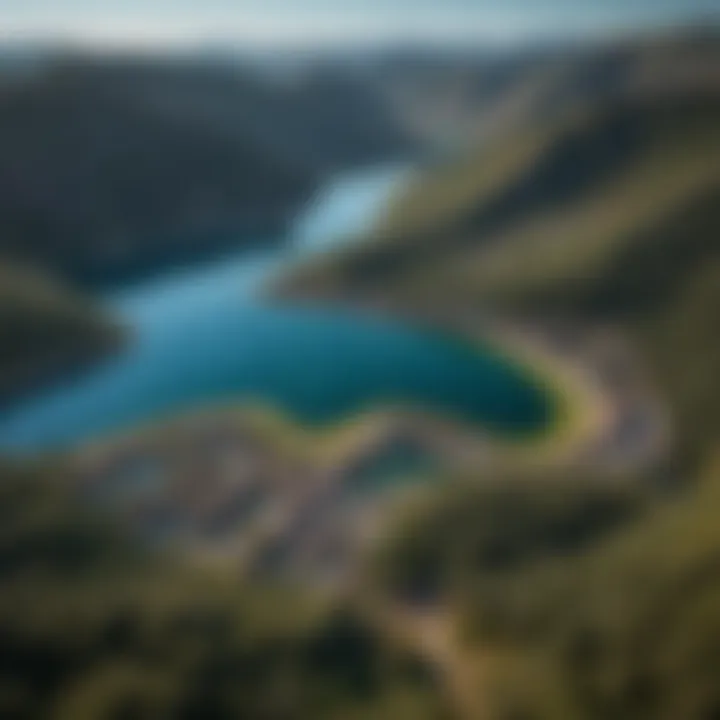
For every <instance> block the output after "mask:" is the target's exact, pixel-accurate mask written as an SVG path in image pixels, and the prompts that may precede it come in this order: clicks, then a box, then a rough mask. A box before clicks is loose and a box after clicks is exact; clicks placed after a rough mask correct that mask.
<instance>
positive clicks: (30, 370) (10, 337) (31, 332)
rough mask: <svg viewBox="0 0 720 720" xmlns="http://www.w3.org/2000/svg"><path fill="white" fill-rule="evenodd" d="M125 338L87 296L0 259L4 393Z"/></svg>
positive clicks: (0, 384) (0, 386)
mask: <svg viewBox="0 0 720 720" xmlns="http://www.w3.org/2000/svg"><path fill="white" fill-rule="evenodd" d="M120 338H121V332H120V330H119V328H117V327H116V326H115V325H114V324H113V323H112V321H111V320H110V319H109V318H107V317H105V316H104V315H103V314H102V313H100V312H99V311H97V310H96V309H94V308H93V307H91V305H90V303H89V302H88V301H86V300H85V299H84V298H81V297H78V296H76V295H74V294H73V293H72V292H71V291H69V290H68V289H66V288H65V287H63V286H60V285H59V284H57V283H54V282H53V281H51V280H50V279H48V278H46V277H43V276H41V275H39V274H37V273H35V272H32V271H29V270H27V269H24V268H19V267H17V266H15V265H11V264H9V263H7V262H5V263H3V264H0V398H2V399H5V398H7V397H12V396H13V395H15V394H16V393H19V392H22V391H24V390H27V389H28V388H31V387H33V386H35V385H36V384H38V383H41V382H42V381H43V380H44V379H46V378H48V377H52V376H53V375H55V374H57V373H59V372H63V371H69V370H71V369H73V368H74V367H76V366H78V365H81V364H83V363H86V362H88V361H90V360H92V359H94V358H97V357H99V356H100V355H102V354H104V353H106V352H108V351H110V350H111V349H112V348H113V347H114V346H116V345H117V344H118V343H119V342H120Z"/></svg>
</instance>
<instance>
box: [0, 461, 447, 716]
mask: <svg viewBox="0 0 720 720" xmlns="http://www.w3.org/2000/svg"><path fill="white" fill-rule="evenodd" d="M0 480H1V482H0V516H1V520H2V522H0V715H2V717H4V718H17V719H18V720H19V719H21V718H28V719H30V718H43V719H46V718H58V719H59V720H62V719H67V720H85V719H87V720H99V718H133V720H143V719H145V718H146V719H147V720H158V718H168V719H170V718H172V719H173V720H176V719H177V720H180V719H182V718H202V719H203V720H211V719H214V718H217V719H220V718H253V719H257V720H260V719H261V718H267V719H268V720H270V719H273V720H282V719H284V718H287V719H291V718H299V719H302V720H305V719H307V718H313V719H315V718H340V717H342V718H369V717H372V718H378V720H379V719H381V718H387V719H388V720H391V719H392V720H398V719H401V718H407V719H408V720H410V719H412V720H416V719H417V718H440V717H441V714H440V710H439V705H438V702H437V698H436V697H435V695H434V690H433V683H432V679H431V677H430V676H429V675H428V674H427V671H426V670H425V669H424V668H423V666H422V665H421V664H420V663H419V662H418V661H416V660H413V659H412V658H409V657H408V656H407V655H405V654H404V653H402V652H401V651H399V650H397V649H393V647H392V646H391V645H389V644H388V643H387V642H385V641H384V640H383V639H382V638H381V637H379V636H378V635H377V634H375V633H374V632H373V630H372V629H371V627H370V626H369V625H368V624H367V622H366V621H365V620H363V617H362V616H361V615H360V614H358V613H356V612H354V611H352V610H351V609H347V608H343V607H334V608H328V607H324V606H323V605H322V604H318V602H317V601H311V600H310V599H309V598H306V597H303V596H302V595H297V594H296V593H295V592H294V591H292V590H290V589H287V588H286V589H284V590H281V589H279V588H275V589H273V588H265V589H263V588H260V587H257V586H255V587H253V588H243V587H242V586H240V585H239V584H238V583H237V582H235V581H234V580H233V579H231V578H228V577H227V575H225V574H223V575H222V576H220V575H216V574H215V573H213V572H211V571H201V570H198V569H193V568H190V567H188V566H185V565H183V563H182V561H181V560H179V559H178V558H174V557H169V556H162V557H155V556H150V555H148V554H147V553H145V552H144V551H143V550H141V549H140V548H138V547H134V546H133V545H131V544H129V543H128V541H127V540H126V539H124V538H123V537H122V535H120V534H119V533H118V532H115V531H113V530H112V524H111V523H110V521H109V520H108V519H107V518H103V517H99V516H97V515H95V514H88V513H87V512H86V511H83V510H82V509H81V507H80V506H79V505H78V501H77V498H76V497H75V496H74V494H73V492H72V490H71V489H70V486H69V485H68V484H67V482H66V479H65V478H63V476H62V473H61V472H60V471H57V470H56V471H48V470H47V469H45V470H27V469H26V470H18V469H15V470H12V469H7V468H6V469H4V470H3V471H2V476H1V477H0Z"/></svg>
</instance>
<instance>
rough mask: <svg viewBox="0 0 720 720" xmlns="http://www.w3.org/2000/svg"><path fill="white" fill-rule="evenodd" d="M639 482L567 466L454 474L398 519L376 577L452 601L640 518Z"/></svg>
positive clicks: (407, 594) (386, 584) (401, 592)
mask: <svg viewBox="0 0 720 720" xmlns="http://www.w3.org/2000/svg"><path fill="white" fill-rule="evenodd" d="M648 500H649V495H648V493H647V492H645V491H642V490H640V489H639V488H638V487H637V486H633V485H630V484H629V483H627V482H625V481H623V482H620V481H618V480H616V481H614V482H608V479H607V478H602V477H599V476H597V477H592V476H588V475H587V474H586V475H585V476H582V474H581V473H571V472H568V473H567V474H565V475H562V474H558V473H552V474H551V473H543V474H535V475H533V476H524V475H523V476H517V475H515V476H502V475H500V476H496V477H494V478H493V479H492V480H481V481H478V478H477V477H465V478H461V479H458V478H455V479H447V480H446V482H445V483H444V484H443V487H442V489H441V490H438V489H435V490H432V491H431V492H430V493H428V494H427V495H426V497H424V498H422V499H421V501H420V502H418V503H417V504H416V505H415V506H413V507H412V508H411V509H410V510H409V511H407V512H406V514H405V516H404V517H401V518H399V520H398V522H397V526H396V527H395V528H394V529H393V531H392V537H391V538H390V539H389V540H388V541H387V543H386V544H385V546H384V547H383V548H382V549H381V552H380V553H379V555H378V557H377V558H376V561H375V573H376V577H377V578H378V579H379V580H380V584H381V586H382V587H383V588H385V589H386V590H387V591H389V592H390V593H391V594H392V595H393V596H396V597H398V598H402V599H405V600H407V601H409V602H411V603H412V602H421V603H424V602H428V601H432V603H433V604H435V603H438V602H441V601H442V602H447V601H449V600H450V599H451V598H453V597H455V596H458V595H460V596H462V595H463V594H464V593H467V592H468V591H469V590H471V589H473V588H474V586H475V585H476V584H477V583H478V582H488V583H491V582H494V581H497V580H498V578H506V577H508V576H511V575H512V574H513V573H515V572H518V571H519V570H522V569H523V568H526V567H528V566H530V565H532V564H533V563H535V562H537V561H538V560H539V559H540V560H542V559H544V558H545V557H547V556H548V555H573V554H577V553H579V552H581V551H582V550H583V549H584V548H586V547H587V546H589V545H592V544H593V543H595V542H597V540H598V538H600V537H602V536H603V535H606V534H609V533H610V532H611V531H612V530H614V529H616V528H617V527H620V526H621V525H623V524H624V523H626V522H629V521H631V520H634V519H636V518H638V517H639V516H640V515H641V514H642V513H643V512H644V510H645V508H646V505H647V503H648Z"/></svg>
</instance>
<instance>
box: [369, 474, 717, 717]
mask: <svg viewBox="0 0 720 720" xmlns="http://www.w3.org/2000/svg"><path fill="white" fill-rule="evenodd" d="M719 470H720V465H718V463H717V461H715V462H711V463H709V464H708V466H707V467H706V468H705V469H704V470H703V471H702V472H701V473H700V475H699V477H698V478H697V480H696V487H695V489H694V491H693V492H692V493H691V494H689V495H688V496H687V497H685V498H673V499H665V500H663V501H659V500H657V499H656V500H652V499H651V496H650V495H644V496H643V495H641V494H637V493H634V492H631V491H628V490H627V489H621V488H619V487H617V486H616V487H612V486H608V485H605V486H603V485H595V484H592V483H591V484H590V485H589V486H586V485H583V484H580V485H577V484H575V485H571V484H569V483H568V480H569V479H570V478H566V479H554V480H553V479H550V481H549V483H547V484H544V485H531V484H530V483H529V482H528V479H527V478H519V479H515V480H512V479H506V480H505V481H504V482H503V483H502V484H498V483H494V482H493V483H490V484H487V485H485V486H483V485H480V486H477V485H476V486H475V487H472V486H468V485H467V484H466V485H465V486H464V489H462V487H461V488H459V489H458V490H457V492H456V494H455V495H454V496H451V497H449V498H448V497H445V498H441V499H440V500H439V501H438V502H437V503H435V504H430V503H429V504H427V505H426V506H425V507H424V508H423V509H422V510H421V511H419V512H416V513H414V514H413V515H411V516H410V517H409V518H408V520H407V521H406V522H405V524H404V526H402V531H401V532H400V534H399V536H398V537H396V539H395V541H394V543H392V544H391V545H390V546H389V547H388V548H386V549H385V551H384V553H383V554H382V556H381V562H380V565H379V573H378V577H380V578H382V579H383V581H382V585H383V587H384V588H385V589H386V591H387V592H390V593H391V594H392V595H394V596H395V597H398V596H399V597H405V598H408V599H415V600H423V598H425V599H427V597H428V596H427V595H423V591H425V592H427V591H428V589H429V588H432V590H433V591H434V592H433V597H434V599H435V600H437V598H444V599H445V602H446V603H447V602H450V603H452V605H453V606H454V607H456V608H457V609H458V616H459V620H460V626H461V627H460V630H461V633H460V636H459V642H460V644H461V648H462V652H464V653H465V654H466V657H467V662H468V663H472V662H477V663H478V664H480V665H481V666H482V668H483V671H482V675H483V677H484V681H483V683H482V686H480V685H479V686H478V688H477V691H478V693H482V694H483V697H484V704H485V705H486V706H487V705H488V704H489V706H490V707H491V708H492V715H491V716H492V717H494V718H501V719H502V720H506V719H507V720H511V719H512V720H515V719H520V718H522V719H523V720H565V719H566V718H567V720H606V719H607V718H619V719H623V718H627V719H628V720H630V719H631V718H632V720H644V719H648V720H649V719H653V720H660V719H662V720H680V719H682V720H706V719H707V720H710V719H711V718H715V717H717V712H718V708H720V686H718V683H717V673H718V668H719V661H718V652H719V650H720V595H719V594H718V593H719V592H720V573H719V572H718V556H719V553H720V529H719V528H718V524H717V516H718V512H720V492H719V489H720V473H719V472H718V471H719ZM577 479H578V478H576V480H577ZM428 581H430V582H431V583H432V584H431V585H428Z"/></svg>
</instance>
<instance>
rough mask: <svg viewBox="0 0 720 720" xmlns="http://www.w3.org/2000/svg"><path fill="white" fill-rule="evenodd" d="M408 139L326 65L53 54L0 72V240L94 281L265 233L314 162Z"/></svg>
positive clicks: (305, 186)
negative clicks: (246, 65)
mask: <svg viewBox="0 0 720 720" xmlns="http://www.w3.org/2000/svg"><path fill="white" fill-rule="evenodd" d="M410 148H411V142H410V140H409V139H408V138H407V136H406V135H405V134H404V133H403V131H402V129H401V128H400V127H399V126H398V125H397V123H396V122H395V121H394V120H393V118H392V117H391V116H390V115H389V114H388V113H387V112H386V111H384V106H383V104H382V103H381V101H380V99H379V98H378V97H377V95H376V94H375V93H373V92H372V89H371V88H369V87H367V86H366V85H364V84H363V83H361V82H359V81H357V82H353V81H352V78H350V77H346V78H338V77H335V76H334V75H333V74H332V73H331V72H329V71H328V72H325V73H321V72H316V73H312V74H310V75H309V76H308V77H306V78H304V79H301V80H300V81H299V82H297V83H294V84H293V83H288V84H284V83H281V82H279V81H272V80H271V79H269V78H264V77H263V76H262V75H260V74H259V73H251V72H250V71H247V72H246V71H245V70H243V69H242V68H238V67H235V66H233V65H227V66H214V65H212V64H203V63H200V62H197V63H195V64H193V63H191V62H190V61H180V60H177V61H172V60H162V61H161V60H158V61H151V60H133V59H122V58H118V59H112V58H107V59H102V60H99V59H95V60H91V59H89V58H58V59H57V60H55V61H47V62H46V63H45V64H43V65H41V67H40V68H39V69H38V70H36V71H35V72H33V73H31V74H29V75H28V76H22V77H21V78H20V79H12V80H7V81H6V82H4V83H3V82H2V81H1V79H0V238H1V239H0V252H2V253H3V254H6V255H11V256H13V257H15V258H20V259H22V260H23V261H27V262H32V263H34V264H37V265H40V266H43V267H46V268H51V269H52V270H55V271H61V272H62V273H64V274H65V275H67V276H71V277H73V278H75V279H81V280H88V279H89V280H103V279H105V280H107V279H120V278H123V277H125V276H127V275H128V274H133V273H141V272H147V271H148V270H153V269H156V268H157V267H160V266H162V265H165V264H173V263H179V262H182V261H188V260H192V259H193V258H200V257H203V256H204V255H208V254H210V253H212V252H219V251H221V250H223V249H234V248H238V247H242V246H252V245H259V244H263V243H264V244H265V245H267V244H268V243H277V242H278V241H279V238H280V236H281V235H282V233H283V231H284V230H285V227H286V223H287V222H288V221H289V220H290V218H291V217H292V216H293V215H294V214H295V213H296V212H297V211H298V209H299V208H300V207H301V206H302V204H303V203H305V202H306V201H307V200H308V199H309V198H310V197H311V195H312V193H313V191H314V190H315V189H316V187H317V186H318V183H319V182H320V181H321V180H323V179H324V178H326V177H327V175H328V174H329V173H331V172H334V171H337V170H340V169H342V168H347V167H348V166H351V165H354V164H359V163H372V162H374V161H377V160H378V159H380V158H387V157H388V156H392V155H395V154H402V153H405V152H408V151H409V150H410Z"/></svg>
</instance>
